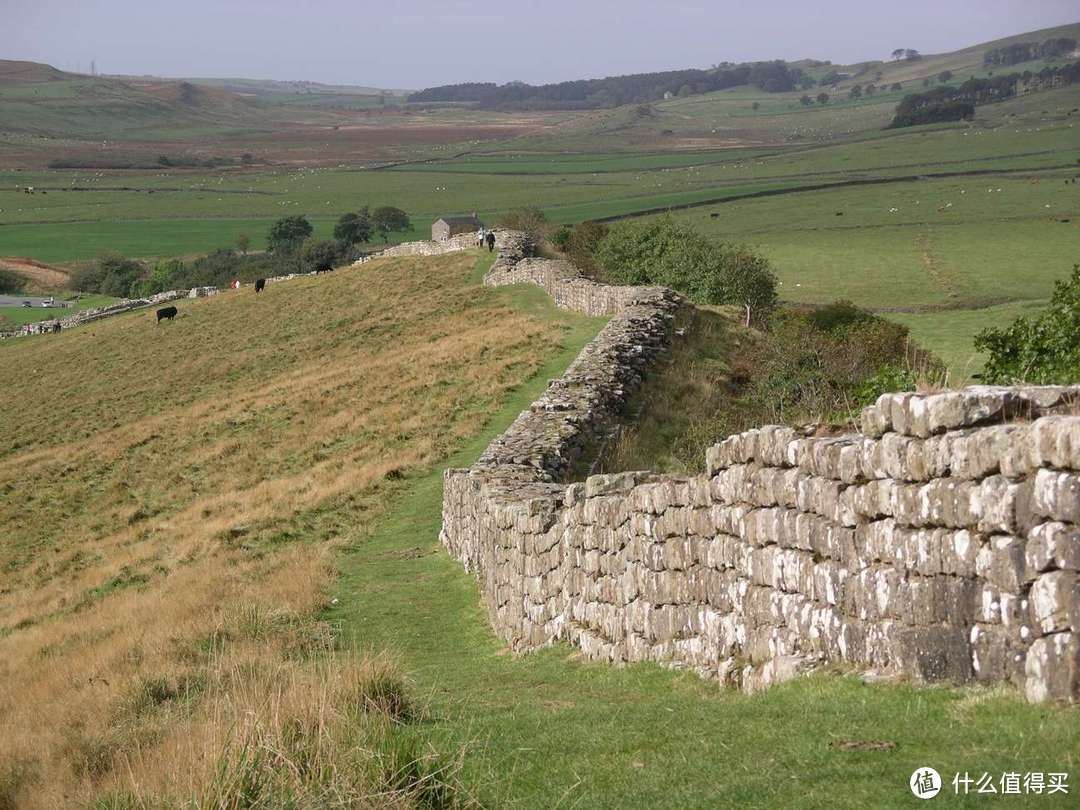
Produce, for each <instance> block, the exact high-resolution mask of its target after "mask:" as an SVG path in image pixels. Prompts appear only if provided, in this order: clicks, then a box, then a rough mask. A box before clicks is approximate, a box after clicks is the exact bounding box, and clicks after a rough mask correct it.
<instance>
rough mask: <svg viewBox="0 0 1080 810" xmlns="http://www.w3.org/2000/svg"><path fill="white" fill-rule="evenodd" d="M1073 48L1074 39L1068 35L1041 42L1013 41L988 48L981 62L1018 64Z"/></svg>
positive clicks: (1051, 57) (1052, 56) (1074, 48)
mask: <svg viewBox="0 0 1080 810" xmlns="http://www.w3.org/2000/svg"><path fill="white" fill-rule="evenodd" d="M1075 50H1076V40H1075V39H1070V38H1069V37H1055V38H1053V39H1045V40H1043V41H1042V42H1014V43H1013V44H1011V45H1003V46H1001V47H1000V48H991V49H990V50H988V51H987V52H986V53H984V54H983V64H984V65H986V66H987V67H995V66H998V65H1001V66H1008V65H1018V64H1020V63H1021V62H1030V61H1032V60H1034V59H1056V58H1057V57H1059V56H1068V55H1069V54H1071V53H1072V52H1073V51H1075Z"/></svg>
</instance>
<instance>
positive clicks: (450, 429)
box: [0, 255, 595, 808]
mask: <svg viewBox="0 0 1080 810" xmlns="http://www.w3.org/2000/svg"><path fill="white" fill-rule="evenodd" d="M474 261H475V259H474V257H473V256H472V255H458V256H452V257H444V258H438V259H430V260H390V261H379V262H372V263H370V264H367V265H365V266H364V267H363V268H355V269H343V270H339V271H337V272H336V273H334V274H331V275H330V276H329V277H319V278H317V279H315V278H305V279H299V280H295V281H291V282H283V283H280V284H274V285H271V286H270V287H269V288H267V290H266V292H264V293H262V294H260V295H258V296H256V295H255V294H254V292H252V291H251V289H250V288H247V289H245V290H243V291H240V292H237V293H226V294H222V295H220V296H218V297H215V298H210V299H202V300H197V301H189V302H180V303H179V304H178V306H179V308H180V315H179V317H178V318H177V319H176V321H175V322H173V323H166V324H162V325H161V326H156V325H155V323H154V320H153V315H152V313H150V312H145V311H144V312H139V313H136V314H131V315H125V316H119V317H116V318H112V319H109V320H106V321H102V322H100V323H96V324H94V325H92V326H89V327H84V328H81V329H75V330H71V331H69V332H64V333H61V334H60V335H57V336H49V337H47V338H34V339H24V340H17V341H8V342H5V343H4V344H2V345H0V355H2V362H3V366H4V369H5V378H6V379H7V380H8V381H9V384H8V385H5V386H3V387H2V388H0V412H3V413H6V414H16V413H17V414H19V416H18V418H13V419H5V420H0V492H2V493H3V508H2V509H0V571H2V572H3V573H2V582H3V587H2V588H0V806H3V807H13V806H18V807H20V808H23V807H57V806H61V805H63V806H86V803H87V802H89V801H90V800H91V799H92V798H94V797H109V796H112V797H113V800H114V801H115V803H114V804H110V805H108V806H117V807H119V806H124V807H127V806H134V802H132V803H125V802H127V801H128V800H124V801H121V800H120V799H119V798H116V797H118V796H123V795H128V794H133V795H134V796H136V797H137V798H138V799H139V803H138V806H169V805H171V804H176V805H179V803H180V802H181V801H182V800H185V799H188V798H190V799H193V800H197V801H198V802H199V806H207V807H209V806H225V805H219V804H218V798H215V797H221V796H223V795H229V796H230V797H231V800H232V801H236V800H237V797H238V796H247V797H248V799H249V800H251V801H252V802H255V801H256V800H258V801H261V802H263V804H255V803H253V804H251V805H250V806H273V807H281V806H288V805H289V801H288V797H289V796H292V797H293V798H294V799H297V800H301V801H300V803H301V805H302V806H311V807H314V806H319V807H324V806H356V803H357V802H359V801H361V799H360V798H359V797H360V795H361V794H363V795H367V796H369V797H370V796H371V795H372V794H373V793H374V792H375V791H384V795H383V798H382V799H381V800H375V799H372V800H371V801H372V802H373V805H374V806H380V807H381V806H387V807H390V806H393V807H405V806H409V807H413V806H418V805H420V806H428V804H430V803H431V802H428V804H425V803H424V801H420V799H423V796H422V795H420V793H423V791H424V790H427V789H428V788H424V787H423V786H422V785H418V780H419V781H420V782H425V780H426V783H430V789H431V790H435V789H436V788H438V789H439V790H442V789H443V788H439V785H442V784H443V783H444V782H445V783H446V785H447V787H446V790H450V788H451V787H452V782H453V776H452V773H450V772H443V773H441V774H439V775H437V776H432V775H431V773H432V771H433V770H434V769H436V768H437V767H439V763H438V762H435V763H434V764H432V762H431V761H429V759H428V758H427V754H426V750H427V749H426V747H425V744H423V743H422V741H416V740H413V742H410V739H409V738H408V737H403V736H402V735H403V734H405V733H406V732H402V733H401V734H399V733H397V732H396V731H395V729H398V728H399V727H401V722H403V721H404V720H406V719H408V716H409V712H408V711H405V709H407V708H408V707H407V703H408V701H409V700H411V698H409V696H407V695H404V694H400V685H399V684H398V682H397V681H396V680H395V678H396V676H395V675H393V673H392V668H389V667H388V666H387V665H385V664H384V663H379V662H378V661H373V660H371V659H370V658H369V657H366V656H349V655H340V656H339V655H335V654H333V653H332V648H333V639H332V637H331V635H330V633H329V630H328V628H327V627H326V625H325V624H322V623H320V622H319V621H318V617H317V615H316V614H317V611H318V610H319V609H320V607H321V606H323V605H324V604H325V603H326V599H327V598H328V597H327V596H326V594H327V590H328V588H330V587H332V582H333V572H334V569H335V566H336V562H335V553H336V552H337V551H338V550H340V549H342V548H343V547H362V546H363V544H364V543H365V538H366V536H367V535H368V533H369V532H370V530H371V527H372V526H373V525H375V523H376V521H377V520H378V519H379V517H380V516H381V515H382V514H383V513H384V512H385V511H386V510H387V509H388V508H389V507H391V505H392V503H393V502H394V501H395V499H396V498H398V497H399V496H400V494H401V493H402V492H404V491H405V490H406V489H408V487H409V486H410V480H411V479H412V478H413V476H415V475H417V474H419V473H422V472H423V471H425V470H427V469H429V468H430V467H431V466H432V465H433V464H436V463H438V462H439V461H441V460H443V459H444V458H445V457H446V456H447V455H448V454H449V453H450V452H451V451H452V450H454V449H455V448H456V447H457V446H458V445H459V444H460V443H461V442H462V441H463V440H464V439H466V438H467V437H470V436H473V435H474V434H475V433H476V432H477V431H478V430H480V429H481V428H482V427H483V426H484V425H485V423H486V422H487V420H488V419H489V418H490V417H491V415H492V414H493V413H494V412H495V411H496V410H497V409H498V407H499V406H500V404H501V403H502V401H503V398H504V397H505V396H506V394H507V392H508V391H511V390H513V389H514V388H516V387H517V386H520V385H521V384H522V383H523V382H524V381H525V380H527V379H529V378H530V377H531V376H532V375H533V374H535V373H536V371H537V370H538V369H540V368H541V367H542V366H544V365H545V363H546V362H547V360H548V358H549V357H551V356H552V355H553V354H555V352H556V351H557V350H558V348H559V346H560V345H561V343H562V341H563V340H564V335H566V334H567V333H566V332H565V330H566V329H567V328H568V325H571V324H576V323H578V322H577V321H573V319H568V318H562V317H560V316H557V315H554V314H552V313H550V312H549V311H547V310H537V309H533V310H531V311H529V312H523V311H521V310H516V309H512V308H510V307H508V306H507V298H506V297H505V295H504V294H502V293H499V292H496V291H491V290H487V289H485V288H481V287H478V286H475V275H474ZM582 323H585V324H586V329H585V331H584V332H582V331H581V329H580V328H579V327H575V328H579V332H578V334H581V335H582V336H584V335H586V334H591V333H592V332H591V331H589V330H590V329H595V326H589V324H590V323H592V322H582ZM575 339H576V340H577V341H578V345H580V340H581V338H575ZM556 373H558V372H557V370H556ZM399 694H400V698H399V697H395V695H399ZM376 710H377V711H376ZM412 716H413V717H414V718H416V719H419V715H416V714H415V712H413V714H412ZM380 718H382V719H380ZM312 724H314V725H312ZM406 725H407V724H406ZM290 729H291V730H290ZM297 729H302V730H303V733H302V734H301V735H300V736H299V737H298V736H297ZM407 731H408V730H407ZM413 731H415V729H413V730H412V731H408V734H412V733H413ZM410 746H412V747H410ZM449 754H450V755H452V754H453V752H452V751H450V752H449ZM414 761H415V765H410V763H412V762H414ZM450 761H451V760H447V761H446V763H444V764H448V763H449V762H450ZM298 763H300V764H302V763H307V764H306V765H303V768H304V769H305V770H304V772H303V773H300V772H296V774H295V779H293V774H294V770H295V769H294V766H295V765H296V764H298ZM443 777H445V779H444V778H443ZM290 780H293V781H290ZM245 786H246V787H245ZM305 791H306V792H305ZM320 791H321V792H320ZM335 791H336V793H335ZM410 791H413V792H415V791H420V793H417V794H416V795H415V796H412V794H411V793H410V795H411V796H412V798H411V799H408V800H406V798H407V797H406V798H403V797H402V796H401V795H399V794H400V793H401V792H410ZM425 795H426V794H425ZM447 795H448V796H449V794H447ZM335 796H336V799H335V801H336V803H335V801H331V800H330V799H331V798H334V797H335ZM320 797H321V798H320ZM444 798H446V797H444ZM428 799H432V797H431V796H428ZM414 800H415V801H414ZM143 802H145V804H143ZM228 806H236V805H234V804H229V805H228ZM365 806H366V805H365ZM439 806H442V805H439Z"/></svg>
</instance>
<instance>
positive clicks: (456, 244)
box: [353, 231, 517, 264]
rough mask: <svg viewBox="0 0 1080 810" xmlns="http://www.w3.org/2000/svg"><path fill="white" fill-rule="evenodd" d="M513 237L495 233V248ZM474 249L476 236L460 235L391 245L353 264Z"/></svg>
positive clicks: (499, 247)
mask: <svg viewBox="0 0 1080 810" xmlns="http://www.w3.org/2000/svg"><path fill="white" fill-rule="evenodd" d="M512 235H513V236H517V234H515V233H514V232H512V231H495V247H496V248H497V249H501V248H503V247H504V246H505V244H506V241H505V240H506V239H507V238H508V237H510V236H512ZM474 247H476V234H475V233H460V234H458V235H457V236H451V237H450V238H448V239H439V240H433V239H424V240H421V241H419V242H402V243H401V244H400V245H391V246H390V247H388V248H386V249H384V250H380V251H379V252H378V253H372V254H371V255H370V256H363V257H362V258H360V259H357V260H356V261H355V262H353V264H363V263H364V262H369V261H371V260H372V259H380V258H383V257H385V256H440V255H442V254H443V253H456V252H458V251H462V250H468V249H470V248H474Z"/></svg>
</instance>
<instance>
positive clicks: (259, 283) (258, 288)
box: [255, 278, 266, 293]
mask: <svg viewBox="0 0 1080 810" xmlns="http://www.w3.org/2000/svg"><path fill="white" fill-rule="evenodd" d="M264 289H266V279H265V278H257V279H255V292H257V293H261V292H262V291H263V290H264Z"/></svg>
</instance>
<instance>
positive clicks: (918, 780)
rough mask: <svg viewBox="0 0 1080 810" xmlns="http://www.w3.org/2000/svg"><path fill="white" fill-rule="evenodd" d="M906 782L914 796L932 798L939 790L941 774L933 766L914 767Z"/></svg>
mask: <svg viewBox="0 0 1080 810" xmlns="http://www.w3.org/2000/svg"><path fill="white" fill-rule="evenodd" d="M908 784H910V785H911V792H912V793H913V794H914V795H915V797H916V798H918V799H932V798H934V797H935V796H937V795H938V793H939V792H940V791H941V774H939V773H938V772H937V771H935V770H934V769H933V768H916V769H915V772H914V773H913V774H911V781H910V782H909V783H908Z"/></svg>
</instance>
